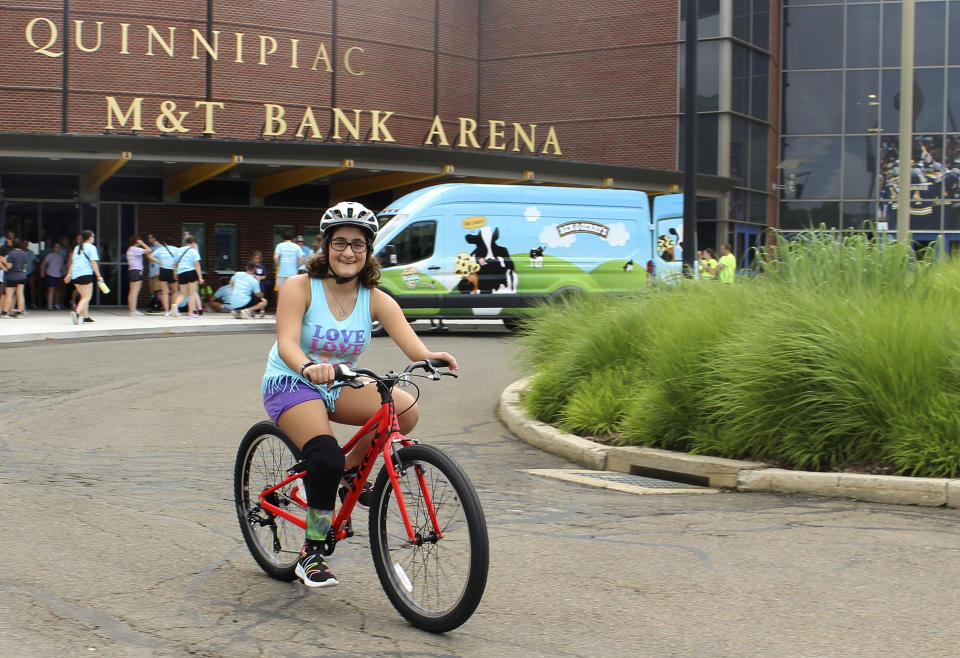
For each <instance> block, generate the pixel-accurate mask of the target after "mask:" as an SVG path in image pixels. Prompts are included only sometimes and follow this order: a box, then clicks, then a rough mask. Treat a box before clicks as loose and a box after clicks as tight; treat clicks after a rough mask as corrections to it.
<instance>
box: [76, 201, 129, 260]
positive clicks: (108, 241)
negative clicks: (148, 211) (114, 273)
mask: <svg viewBox="0 0 960 658" xmlns="http://www.w3.org/2000/svg"><path fill="white" fill-rule="evenodd" d="M85 205H86V204H85ZM99 231H100V232H99V233H98V234H97V238H96V240H94V242H95V243H96V245H97V249H98V250H99V251H100V261H101V262H103V263H118V262H120V260H121V259H123V257H124V254H126V253H127V245H125V244H123V243H122V242H121V241H120V205H119V204H116V203H103V204H100V229H99ZM124 262H125V261H124Z"/></svg>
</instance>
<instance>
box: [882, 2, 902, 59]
mask: <svg viewBox="0 0 960 658" xmlns="http://www.w3.org/2000/svg"><path fill="white" fill-rule="evenodd" d="M901 17H902V8H901V7H900V3H899V2H898V3H897V4H892V3H888V4H885V5H883V40H882V42H881V46H882V48H883V49H882V51H881V56H880V62H881V65H882V66H900V19H901Z"/></svg>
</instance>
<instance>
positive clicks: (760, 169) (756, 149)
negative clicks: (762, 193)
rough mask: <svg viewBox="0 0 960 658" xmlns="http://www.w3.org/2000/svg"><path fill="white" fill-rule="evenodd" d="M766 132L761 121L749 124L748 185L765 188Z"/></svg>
mask: <svg viewBox="0 0 960 658" xmlns="http://www.w3.org/2000/svg"><path fill="white" fill-rule="evenodd" d="M767 132H768V129H767V127H766V126H765V125H763V124H762V123H751V124H750V176H749V180H750V187H752V188H753V189H755V190H766V189H767Z"/></svg>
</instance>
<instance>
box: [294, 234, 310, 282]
mask: <svg viewBox="0 0 960 658" xmlns="http://www.w3.org/2000/svg"><path fill="white" fill-rule="evenodd" d="M297 246H298V247H300V251H302V252H303V262H302V263H300V267H299V268H298V270H297V271H298V272H299V273H300V274H303V273H304V272H306V271H307V261H308V260H310V256H312V255H313V249H311V248H310V247H308V246H307V245H305V244H304V242H303V236H302V235H298V236H297Z"/></svg>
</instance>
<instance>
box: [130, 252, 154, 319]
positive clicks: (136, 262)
mask: <svg viewBox="0 0 960 658" xmlns="http://www.w3.org/2000/svg"><path fill="white" fill-rule="evenodd" d="M126 255H127V281H128V282H129V284H130V291H129V292H128V293H127V308H128V310H129V311H130V315H132V316H139V315H143V312H142V311H138V310H137V298H138V297H139V296H140V288H141V286H143V259H144V257H146V258H147V259H149V260H155V259H154V257H153V252H152V251H150V247H148V246H147V244H146V243H145V242H144V241H143V240H141V239H140V236H139V235H134V236H133V237H131V238H130V246H129V247H127V254H126Z"/></svg>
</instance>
